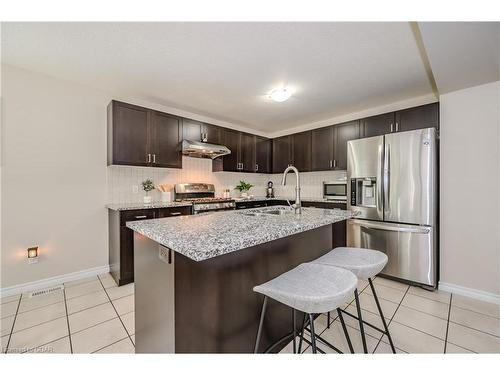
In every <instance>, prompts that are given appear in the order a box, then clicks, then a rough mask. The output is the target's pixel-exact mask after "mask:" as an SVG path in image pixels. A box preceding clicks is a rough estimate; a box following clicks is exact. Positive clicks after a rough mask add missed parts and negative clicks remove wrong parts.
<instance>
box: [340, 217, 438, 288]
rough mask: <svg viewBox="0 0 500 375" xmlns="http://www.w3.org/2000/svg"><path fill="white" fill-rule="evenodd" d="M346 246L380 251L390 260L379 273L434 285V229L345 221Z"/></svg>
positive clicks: (435, 263) (435, 272) (435, 262)
mask: <svg viewBox="0 0 500 375" xmlns="http://www.w3.org/2000/svg"><path fill="white" fill-rule="evenodd" d="M347 246H352V247H363V248H368V249H373V250H380V251H383V252H384V253H386V254H387V257H388V258H389V261H388V263H387V265H386V266H385V268H384V269H383V271H382V273H383V274H384V275H388V276H393V277H397V278H400V279H404V280H408V281H411V282H414V283H419V284H424V285H428V286H432V287H436V286H437V285H436V283H437V269H436V266H437V257H436V251H435V250H436V246H435V235H434V228H432V227H427V226H418V225H405V224H392V223H391V224H389V223H381V222H375V221H369V220H358V219H351V220H348V221H347Z"/></svg>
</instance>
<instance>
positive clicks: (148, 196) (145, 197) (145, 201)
mask: <svg viewBox="0 0 500 375" xmlns="http://www.w3.org/2000/svg"><path fill="white" fill-rule="evenodd" d="M143 199H144V204H151V202H152V201H153V197H151V196H150V195H145V196H144V198H143Z"/></svg>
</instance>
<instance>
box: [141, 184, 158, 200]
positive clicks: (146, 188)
mask: <svg viewBox="0 0 500 375" xmlns="http://www.w3.org/2000/svg"><path fill="white" fill-rule="evenodd" d="M154 188H155V185H154V184H153V181H152V180H150V179H149V178H148V179H147V180H144V181H142V190H144V191H145V192H146V195H145V196H144V204H151V202H152V200H153V198H152V197H151V196H150V195H149V192H150V191H151V190H154Z"/></svg>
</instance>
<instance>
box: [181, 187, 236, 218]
mask: <svg viewBox="0 0 500 375" xmlns="http://www.w3.org/2000/svg"><path fill="white" fill-rule="evenodd" d="M174 193H175V200H176V201H177V202H190V203H192V204H193V213H195V214H199V213H202V212H209V211H224V210H234V209H235V207H236V203H235V201H234V200H233V199H230V198H216V197H215V186H214V185H213V184H199V183H192V184H176V185H175V187H174Z"/></svg>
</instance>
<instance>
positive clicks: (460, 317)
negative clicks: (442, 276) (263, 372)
mask: <svg viewBox="0 0 500 375" xmlns="http://www.w3.org/2000/svg"><path fill="white" fill-rule="evenodd" d="M374 284H375V290H376V291H377V295H378V296H379V299H380V303H381V305H382V311H383V313H384V315H385V316H386V319H387V322H388V323H389V330H390V332H391V335H392V339H393V342H394V345H395V346H396V351H397V353H500V306H498V305H494V304H490V303H486V302H481V301H477V300H474V299H471V298H467V297H462V296H458V295H452V294H450V293H446V292H441V291H436V292H429V291H426V290H424V289H421V288H415V287H409V286H407V285H405V284H402V283H398V282H395V281H392V280H388V279H384V278H381V277H378V278H376V279H375V280H374ZM359 290H362V292H361V294H360V301H361V305H362V314H363V318H364V319H365V320H366V321H368V322H370V323H372V324H374V325H376V326H379V327H381V326H382V323H381V321H380V316H379V314H378V312H377V308H376V305H375V302H374V300H373V297H372V295H371V294H372V293H371V290H370V287H369V286H368V287H367V283H366V282H360V285H359ZM346 309H347V311H349V312H351V313H354V314H355V313H356V308H355V304H354V301H351V302H350V303H349V304H348V306H347V307H346ZM344 317H345V320H346V324H347V326H348V332H349V336H350V338H351V341H352V343H353V346H354V350H355V352H356V353H361V352H362V351H363V349H362V343H361V336H360V332H359V325H358V322H357V321H356V320H355V319H352V318H350V317H348V316H344ZM331 322H332V324H331V326H330V328H329V329H327V327H326V326H327V324H326V323H327V317H326V315H322V316H320V317H319V318H317V319H316V320H315V329H316V332H317V333H319V334H320V336H321V337H323V338H324V339H326V340H327V341H328V342H331V343H332V344H333V345H335V346H336V347H337V348H338V349H340V350H342V351H344V352H345V351H348V347H347V342H346V340H345V337H344V333H343V331H342V326H341V325H340V322H339V320H338V317H337V314H333V313H332V314H331ZM366 334H367V346H368V351H369V352H371V353H391V348H390V346H389V341H388V340H387V337H386V336H385V335H382V334H380V333H379V332H378V331H376V330H374V329H371V328H370V327H368V328H367V329H366ZM318 347H319V348H321V349H322V350H324V351H325V352H326V353H335V352H334V351H333V350H331V349H330V348H328V347H327V346H325V345H322V344H318ZM302 349H303V352H305V353H311V348H310V347H309V346H308V345H305V346H304V347H303V348H302ZM291 352H292V344H289V345H288V346H287V347H285V348H284V349H283V350H282V353H291Z"/></svg>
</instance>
